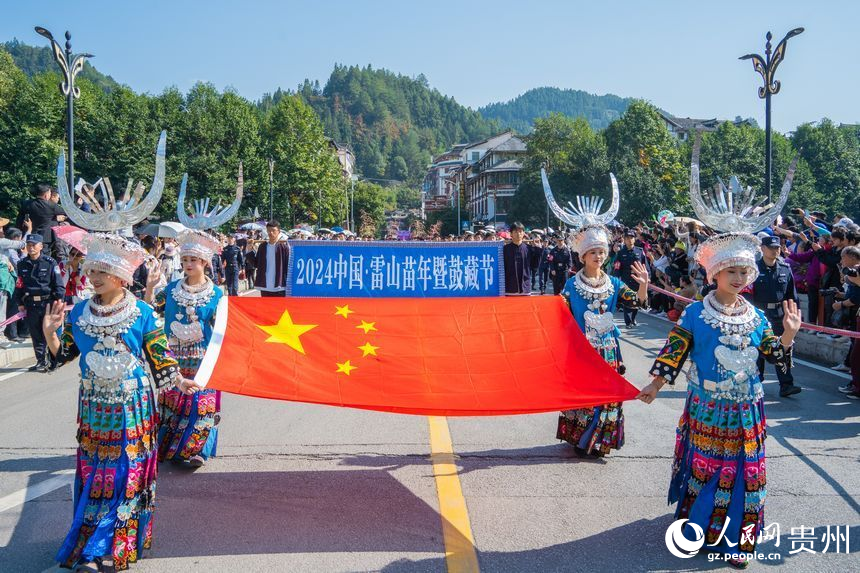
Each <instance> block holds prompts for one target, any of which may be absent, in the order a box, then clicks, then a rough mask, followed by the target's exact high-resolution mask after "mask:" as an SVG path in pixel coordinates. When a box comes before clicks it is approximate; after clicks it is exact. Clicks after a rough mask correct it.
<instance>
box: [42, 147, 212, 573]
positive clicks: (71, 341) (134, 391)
mask: <svg viewBox="0 0 860 573" xmlns="http://www.w3.org/2000/svg"><path fill="white" fill-rule="evenodd" d="M165 138H166V135H165V133H163V132H162V134H161V138H160V139H159V143H158V148H157V153H156V172H155V179H154V181H153V184H152V189H151V190H150V192H149V194H147V196H146V197H144V198H143V199H142V200H141V197H142V191H143V187H142V186H138V189H137V191H136V192H135V194H134V196H133V197H129V194H128V193H126V196H125V197H124V198H123V200H122V201H115V200H114V197H113V194H112V192H111V191H110V189H109V186H108V192H109V201H108V202H107V204H106V205H105V206H104V207H103V208H102V209H100V210H97V211H96V212H92V213H85V212H83V211H81V210H80V209H78V208H77V207H76V206H75V203H74V200H73V199H72V197H71V195H70V194H69V190H68V187H67V185H66V179H65V161H64V158H63V157H62V156H61V157H60V161H59V163H58V166H57V181H58V185H57V186H58V188H59V192H60V198H61V201H62V203H63V207H65V209H66V213H67V214H68V215H69V217H70V218H71V219H72V220H73V221H74V222H75V223H77V224H78V225H79V226H81V227H84V228H86V229H90V230H95V231H116V230H119V229H122V228H127V227H130V226H132V225H134V224H135V223H137V222H138V221H140V220H142V219H144V218H145V217H146V216H147V215H148V214H149V213H150V212H151V211H152V210H153V209H154V208H155V206H156V205H157V204H158V200H159V198H160V197H161V192H162V189H163V186H164V152H165ZM85 246H86V249H87V255H86V260H85V261H84V262H83V267H82V268H83V271H84V272H85V273H86V276H87V279H88V281H89V282H90V285H91V287H92V289H93V292H94V295H93V297H92V298H91V299H89V300H85V301H81V302H79V303H77V304H76V305H75V306H74V307H73V308H72V310H71V311H70V312H69V313H68V314H67V313H66V312H65V308H64V303H63V302H56V303H54V304H53V305H52V307H51V309H50V312H48V313H47V314H46V316H45V320H44V323H43V330H44V332H45V336H46V338H47V339H48V347H49V348H50V351H51V354H53V355H54V356H56V357H57V359H58V360H59V361H60V362H67V361H69V360H72V359H73V358H75V357H76V356H78V355H80V361H79V364H80V369H81V386H80V392H79V399H78V451H77V463H76V472H75V485H74V514H73V519H72V526H71V528H70V530H69V532H68V535H67V536H66V539H65V541H64V542H63V545H62V547H61V548H60V550H59V552H58V553H57V557H56V558H57V560H58V561H59V562H60V565H61V566H63V567H67V568H75V569H77V570H79V571H100V570H104V569H106V568H110V567H113V568H115V569H119V570H122V569H127V568H128V565H129V563H133V562H135V561H136V560H137V559H138V558H139V557H140V556H141V553H142V552H143V550H144V549H148V548H149V547H150V545H151V543H152V518H153V509H154V503H155V478H156V466H157V462H156V450H155V447H156V436H155V432H156V424H157V414H156V410H155V397H154V395H153V390H152V385H151V381H152V379H153V378H154V380H155V384H156V385H157V386H159V387H164V386H176V387H177V388H178V389H179V391H181V392H185V393H193V392H194V391H195V390H196V388H197V387H196V386H195V384H194V382H193V381H191V380H185V379H183V378H182V376H181V374H180V373H179V366H178V364H177V362H176V360H175V359H174V358H173V356H172V355H171V354H170V351H169V350H168V347H167V337H166V336H165V334H164V329H163V325H162V321H161V320H160V319H158V318H157V317H156V316H155V314H154V312H153V311H152V308H151V307H150V306H149V305H147V304H146V303H144V302H143V301H139V300H137V299H136V298H135V297H134V295H133V294H131V292H130V291H129V290H128V288H127V287H128V285H130V284H131V283H132V281H133V277H132V275H133V273H134V270H135V269H136V268H137V267H138V266H139V265H140V264H141V263H142V262H143V261H144V259H145V257H146V252H145V251H144V250H143V249H141V248H140V247H139V246H138V245H136V244H135V243H132V242H131V241H128V240H127V239H124V238H123V237H121V236H119V235H118V234H114V233H110V232H95V233H90V235H89V236H88V237H86V239H85ZM60 327H62V329H63V330H62V335H60V336H58V335H57V330H58V329H59V328H60ZM150 373H151V374H150Z"/></svg>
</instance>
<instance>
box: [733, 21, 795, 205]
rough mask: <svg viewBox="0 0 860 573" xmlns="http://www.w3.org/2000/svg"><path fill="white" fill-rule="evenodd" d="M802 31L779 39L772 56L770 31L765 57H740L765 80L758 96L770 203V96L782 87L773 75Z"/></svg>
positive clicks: (751, 55)
mask: <svg viewBox="0 0 860 573" xmlns="http://www.w3.org/2000/svg"><path fill="white" fill-rule="evenodd" d="M802 33H803V28H795V29H794V30H791V31H790V32H789V33H788V34H786V35H785V37H784V38H783V39H782V40H780V41H779V43H778V44H777V45H776V49H775V50H774V51H773V56H771V52H770V41H771V39H772V38H773V34H771V33H770V32H768V33H767V35H766V36H765V39H766V40H767V42H766V43H765V47H764V54H765V57H761V56H760V55H758V54H747V55H745V56H741V57H740V58H738V59H739V60H752V64H753V69H755V71H757V72H758V73H759V74H761V77H762V80H764V85H763V86H762V87H760V88H759V89H758V97H759V98H761V99H763V100H764V124H765V126H764V130H765V135H764V137H765V140H764V147H765V150H764V154H765V155H764V181H765V189H766V190H767V201H768V203H770V200H771V197H770V195H771V192H770V191H771V189H770V188H771V184H770V176H771V170H772V166H771V157H772V151H773V148H772V145H771V138H770V132H771V129H770V96H771V95H773V94H777V93H779V88H780V87H781V86H780V83H779V80H775V79H774V78H773V76H774V74H776V68H777V67H779V64H780V62H782V60H783V59H785V46H786V42H788V39H789V38H793V37H794V36H797V35H799V34H802Z"/></svg>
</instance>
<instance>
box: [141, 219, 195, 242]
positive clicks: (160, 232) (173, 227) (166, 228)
mask: <svg viewBox="0 0 860 573" xmlns="http://www.w3.org/2000/svg"><path fill="white" fill-rule="evenodd" d="M186 228H187V227H186V226H185V225H183V224H182V223H177V222H174V221H167V222H164V223H150V224H149V225H147V226H145V227H144V228H143V229H140V230H138V231H137V234H138V235H149V236H150V237H162V238H168V239H175V238H176V237H178V236H179V233H181V232H182V231H184V230H185V229H186Z"/></svg>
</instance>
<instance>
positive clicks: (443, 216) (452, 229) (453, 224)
mask: <svg viewBox="0 0 860 573" xmlns="http://www.w3.org/2000/svg"><path fill="white" fill-rule="evenodd" d="M440 223H441V225H440ZM434 226H436V227H438V228H439V234H440V235H441V236H443V237H447V236H448V235H456V234H457V208H456V207H445V208H444V209H440V210H438V211H430V212H428V213H427V219H426V221H425V223H424V227H425V229H431V228H433V227H434Z"/></svg>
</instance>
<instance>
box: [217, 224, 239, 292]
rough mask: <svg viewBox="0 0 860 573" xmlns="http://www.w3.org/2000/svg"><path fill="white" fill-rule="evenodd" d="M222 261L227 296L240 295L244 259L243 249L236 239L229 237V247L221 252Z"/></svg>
mask: <svg viewBox="0 0 860 573" xmlns="http://www.w3.org/2000/svg"><path fill="white" fill-rule="evenodd" d="M221 261H222V262H223V263H224V278H225V279H226V282H227V294H228V295H229V296H238V295H239V269H241V268H242V263H243V261H244V258H243V256H242V249H240V248H239V246H238V245H237V244H236V237H234V236H233V235H228V236H227V246H226V247H224V250H223V251H221Z"/></svg>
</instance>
